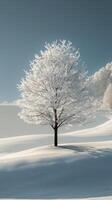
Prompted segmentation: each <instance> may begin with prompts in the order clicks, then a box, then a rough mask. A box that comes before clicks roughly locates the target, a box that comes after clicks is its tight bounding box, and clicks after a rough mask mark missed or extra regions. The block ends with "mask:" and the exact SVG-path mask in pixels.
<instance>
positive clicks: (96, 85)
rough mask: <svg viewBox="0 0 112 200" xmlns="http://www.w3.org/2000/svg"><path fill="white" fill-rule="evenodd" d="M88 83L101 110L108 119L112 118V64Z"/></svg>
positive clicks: (91, 77) (103, 68) (96, 73)
mask: <svg viewBox="0 0 112 200" xmlns="http://www.w3.org/2000/svg"><path fill="white" fill-rule="evenodd" d="M88 82H89V90H90V93H91V94H92V95H93V96H94V97H95V98H96V99H97V102H98V104H99V110H100V111H101V112H103V115H106V117H109V118H110V117H112V62H110V63H107V64H106V65H105V66H104V67H102V68H100V69H99V70H98V71H96V72H95V74H93V75H92V76H90V77H89V81H88Z"/></svg>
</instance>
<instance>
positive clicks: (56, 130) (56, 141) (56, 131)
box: [54, 126, 58, 147]
mask: <svg viewBox="0 0 112 200" xmlns="http://www.w3.org/2000/svg"><path fill="white" fill-rule="evenodd" d="M54 146H55V147H57V146H58V127H57V126H55V128H54Z"/></svg>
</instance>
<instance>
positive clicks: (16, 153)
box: [0, 121, 112, 200]
mask: <svg viewBox="0 0 112 200" xmlns="http://www.w3.org/2000/svg"><path fill="white" fill-rule="evenodd" d="M59 138H60V139H59V142H60V146H59V147H58V148H54V147H53V146H52V145H51V144H52V140H53V137H52V135H51V134H45V135H44V134H43V135H42V134H38V135H27V136H26V135H25V136H17V137H9V138H1V139H0V198H10V199H11V198H13V199H14V198H25V199H26V198H28V199H33V198H36V199H37V198H43V199H47V198H48V199H52V198H64V199H65V198H74V199H83V198H89V199H90V198H95V200H96V199H98V200H100V199H99V197H101V200H104V199H105V200H106V199H112V121H108V122H106V123H105V124H103V125H99V126H98V127H96V128H91V129H86V130H81V131H74V132H71V133H65V134H60V135H59Z"/></svg>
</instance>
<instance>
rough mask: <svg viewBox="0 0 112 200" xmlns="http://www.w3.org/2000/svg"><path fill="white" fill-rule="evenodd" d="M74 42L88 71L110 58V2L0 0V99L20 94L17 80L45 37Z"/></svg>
mask: <svg viewBox="0 0 112 200" xmlns="http://www.w3.org/2000/svg"><path fill="white" fill-rule="evenodd" d="M56 39H66V40H70V41H72V43H73V45H74V46H75V47H77V48H79V49H80V53H81V59H82V61H84V62H85V64H86V66H87V68H88V71H89V72H90V73H94V72H95V71H96V70H97V69H98V68H100V67H102V66H104V65H105V64H106V63H107V62H110V61H111V60H112V0H0V101H5V100H6V101H13V100H15V99H17V98H19V93H18V91H17V88H16V86H17V83H19V81H20V79H21V77H22V76H23V75H24V70H26V69H28V67H29V60H32V59H33V58H34V55H35V54H36V53H39V51H40V50H41V49H43V46H44V43H45V41H48V42H52V41H53V40H56Z"/></svg>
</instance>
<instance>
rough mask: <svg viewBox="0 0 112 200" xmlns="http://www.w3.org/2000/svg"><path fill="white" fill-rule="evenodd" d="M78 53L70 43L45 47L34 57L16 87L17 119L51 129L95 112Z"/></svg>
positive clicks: (57, 43) (82, 119) (61, 42)
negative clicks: (19, 93)
mask: <svg viewBox="0 0 112 200" xmlns="http://www.w3.org/2000/svg"><path fill="white" fill-rule="evenodd" d="M79 59H80V54H79V51H78V50H76V49H74V48H73V47H72V43H71V42H66V41H65V40H63V41H59V42H57V41H55V42H53V43H52V44H46V45H45V50H44V51H41V52H40V55H36V56H35V59H34V60H33V62H32V63H31V64H30V70H29V71H28V72H26V75H25V78H24V79H22V81H21V83H20V85H19V86H18V88H19V91H20V92H21V100H20V101H19V106H20V107H21V109H22V110H21V112H20V114H19V116H20V118H21V119H23V120H24V121H26V122H28V123H35V124H39V123H40V124H49V125H50V126H51V127H52V128H54V127H55V123H57V127H60V126H62V125H64V124H68V123H70V122H72V121H73V122H76V123H77V122H78V123H82V122H84V121H85V120H87V119H88V118H89V117H90V116H91V114H92V113H93V112H94V111H95V106H96V105H95V101H94V98H93V97H92V95H91V97H90V96H89V93H88V89H87V84H88V79H87V73H85V72H84V71H82V70H81V68H80V67H79V66H78V65H79Z"/></svg>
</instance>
